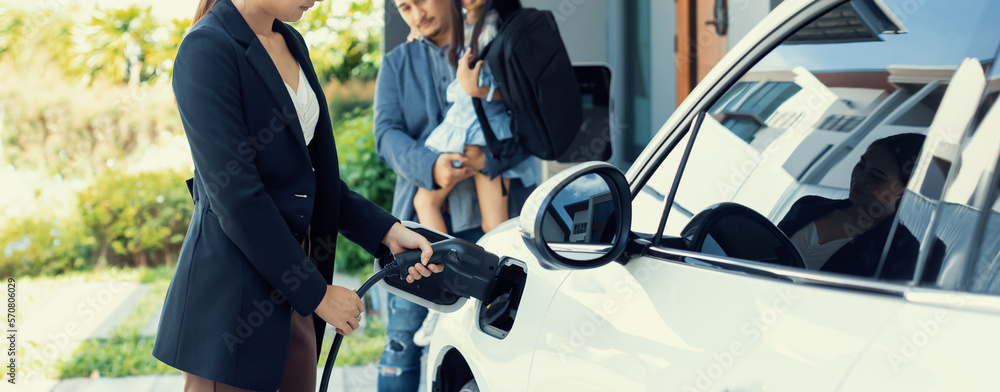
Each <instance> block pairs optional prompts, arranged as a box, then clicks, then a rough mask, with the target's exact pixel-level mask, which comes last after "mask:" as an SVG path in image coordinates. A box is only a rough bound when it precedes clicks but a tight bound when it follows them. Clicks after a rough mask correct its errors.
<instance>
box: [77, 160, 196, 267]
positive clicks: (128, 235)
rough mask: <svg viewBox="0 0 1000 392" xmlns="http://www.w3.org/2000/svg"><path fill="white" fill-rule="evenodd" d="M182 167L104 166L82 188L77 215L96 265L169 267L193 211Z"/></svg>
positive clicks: (175, 255) (186, 175)
mask: <svg viewBox="0 0 1000 392" xmlns="http://www.w3.org/2000/svg"><path fill="white" fill-rule="evenodd" d="M189 176H190V175H189V174H188V173H186V172H185V171H182V170H167V171H158V172H140V173H127V172H124V171H122V170H108V171H106V172H105V173H103V174H102V175H100V176H98V177H97V178H95V180H94V182H93V184H92V185H91V186H90V187H88V188H87V189H84V190H83V191H81V192H80V195H79V203H80V219H81V221H82V223H83V228H84V230H85V232H86V234H87V238H85V240H84V241H86V242H87V243H92V244H94V247H93V252H92V258H91V259H92V260H95V262H96V264H97V266H105V265H112V266H119V267H146V266H155V265H159V264H166V265H171V264H172V263H173V261H174V259H175V258H176V257H177V254H178V252H179V251H180V246H181V242H182V241H184V234H185V232H186V231H187V226H188V222H190V220H191V214H192V211H193V210H194V204H193V203H192V202H191V196H190V195H189V193H188V190H187V187H186V186H185V185H184V180H186V179H187V178H188V177H189Z"/></svg>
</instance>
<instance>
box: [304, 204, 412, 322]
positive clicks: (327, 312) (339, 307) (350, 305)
mask: <svg viewBox="0 0 1000 392" xmlns="http://www.w3.org/2000/svg"><path fill="white" fill-rule="evenodd" d="M397 224H398V223H397ZM364 311H365V303H364V302H362V301H361V297H358V293H357V292H356V291H354V290H350V289H347V288H344V287H340V286H331V285H327V286H326V295H325V296H323V300H322V301H320V303H319V306H318V307H316V310H315V313H316V315H317V316H319V317H320V318H322V319H323V321H326V322H327V323H328V324H330V325H332V326H334V327H336V328H337V333H338V334H341V335H344V336H347V335H350V334H351V332H354V330H355V329H358V324H359V323H361V313H363V312H364Z"/></svg>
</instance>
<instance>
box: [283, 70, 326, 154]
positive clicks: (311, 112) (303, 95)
mask: <svg viewBox="0 0 1000 392" xmlns="http://www.w3.org/2000/svg"><path fill="white" fill-rule="evenodd" d="M285 87H286V88H288V95H289V96H291V97H292V102H293V103H294V104H295V113H296V114H298V115H299V125H301V126H302V136H303V137H304V138H305V139H306V145H309V142H310V141H312V138H313V135H314V134H316V124H317V123H319V101H318V100H317V99H316V93H315V92H314V91H313V89H312V87H311V86H309V82H308V81H307V80H306V73H305V71H303V70H302V66H299V87H298V88H297V89H293V88H292V86H289V85H288V83H285Z"/></svg>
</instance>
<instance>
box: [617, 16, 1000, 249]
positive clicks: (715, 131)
mask: <svg viewBox="0 0 1000 392" xmlns="http://www.w3.org/2000/svg"><path fill="white" fill-rule="evenodd" d="M875 3H884V4H883V5H873V4H875ZM904 3H906V1H905V0H900V1H891V0H886V1H884V2H870V1H859V2H849V3H845V5H843V6H841V7H838V8H836V9H835V10H833V11H831V12H830V13H828V14H827V15H825V16H824V17H823V18H821V19H819V20H818V21H816V22H814V23H811V24H810V25H809V26H808V27H807V28H806V29H804V30H800V32H799V33H796V34H795V35H793V38H792V39H791V41H788V42H786V43H784V44H782V45H780V46H778V47H777V48H775V49H774V50H773V51H772V52H771V53H769V54H768V55H767V56H765V57H764V58H763V59H761V60H760V61H759V62H758V63H757V64H756V65H755V66H754V67H753V68H752V69H750V70H749V71H747V72H746V73H745V74H743V75H742V77H741V78H740V79H739V80H738V81H737V82H736V83H735V84H733V86H732V87H731V88H730V89H729V90H728V91H726V92H725V93H723V94H722V95H721V96H719V97H718V98H717V99H716V101H715V103H714V104H713V105H712V107H711V108H710V109H709V111H708V112H709V113H708V114H709V115H708V116H707V117H706V118H705V121H704V124H703V126H702V128H701V129H700V130H699V135H698V140H696V141H695V143H694V147H693V150H692V152H691V156H690V158H689V161H688V163H687V168H686V172H685V173H684V176H683V178H682V180H681V184H680V188H679V190H678V192H677V195H676V200H675V203H674V205H673V206H671V207H670V208H671V211H670V214H669V216H670V218H669V219H668V220H667V222H666V229H665V231H664V234H665V235H668V236H679V234H680V232H681V231H682V230H683V228H684V227H685V225H686V224H687V223H688V221H689V220H690V218H691V217H692V216H693V215H694V214H697V213H698V212H700V211H702V210H704V209H706V208H707V207H709V206H712V205H714V204H717V203H720V202H736V203H739V204H742V205H745V206H748V207H750V208H752V209H754V210H756V211H758V212H760V213H761V214H763V215H764V216H766V217H768V218H769V219H771V220H772V221H773V222H778V221H779V220H780V219H781V218H782V217H784V216H785V215H786V213H787V212H788V210H789V208H790V207H791V206H792V204H793V203H794V202H795V201H797V200H799V199H801V198H802V197H804V196H809V195H815V196H821V197H824V198H827V199H831V200H842V199H847V198H848V194H849V189H850V178H851V172H852V170H853V169H854V167H855V165H856V164H857V163H858V161H859V160H860V158H861V156H862V154H864V153H865V152H866V147H867V146H869V145H870V144H871V143H872V142H874V141H875V140H878V139H881V138H884V137H886V136H890V135H895V134H901V133H918V134H927V133H928V131H929V129H930V128H931V125H932V124H933V123H934V121H935V120H937V119H938V117H940V116H942V113H941V112H940V111H939V108H940V107H941V106H942V105H943V102H942V101H943V99H944V97H945V92H946V91H947V90H948V87H949V85H950V83H951V81H952V79H953V77H954V76H955V72H956V70H957V69H958V67H959V65H960V64H962V62H963V60H964V59H966V58H970V59H973V61H975V62H976V64H977V65H978V66H979V67H981V68H982V69H987V70H988V68H989V67H990V65H991V64H992V58H993V57H994V54H995V52H996V50H997V47H998V43H1000V32H997V31H996V29H993V28H989V27H988V26H993V24H994V23H995V21H996V20H998V19H1000V2H992V1H988V0H975V1H969V2H963V3H962V6H961V7H959V6H955V5H954V4H952V3H948V2H925V3H921V4H920V7H919V9H917V10H916V11H913V10H912V9H911V7H910V6H909V5H907V4H904ZM844 7H853V8H852V12H853V15H855V18H859V17H858V15H865V16H864V17H860V19H859V20H846V19H844V18H847V19H850V18H849V15H851V14H852V12H845V9H844ZM911 11H913V12H911ZM845 15H846V16H845ZM837 18H841V20H839V22H838V20H837ZM872 20H877V21H878V23H870V22H871V21H872ZM820 22H823V23H820ZM828 22H829V23H828ZM833 22H837V23H840V24H837V23H833ZM845 23H846V24H849V25H851V26H852V27H851V29H847V30H851V31H847V30H845V29H842V28H840V27H843V26H844V24H845ZM821 26H832V27H828V31H827V32H826V33H823V29H822V27H821ZM938 121H941V120H938ZM963 130H964V128H963ZM685 143H686V140H682V141H681V142H680V143H678V146H679V147H677V148H675V149H674V151H672V152H671V153H670V155H668V156H667V157H666V159H665V160H664V161H663V163H662V164H661V166H660V167H659V168H658V169H657V170H656V171H655V172H654V174H653V175H652V176H651V177H650V179H649V181H648V182H647V184H646V187H645V188H644V191H643V192H640V193H639V195H637V196H636V199H635V200H634V204H644V205H642V206H634V207H633V211H635V212H636V213H639V212H640V211H648V209H649V208H650V207H652V206H657V207H660V206H662V203H663V195H666V194H667V193H668V191H669V187H670V185H671V183H672V180H673V177H674V175H675V174H676V173H675V172H676V169H677V167H678V162H679V160H680V156H681V154H682V152H683V151H681V150H682V149H683V146H685ZM929 175H933V173H931V174H929ZM945 175H947V170H945V171H943V172H942V173H941V175H940V177H939V178H937V180H938V182H939V183H942V184H943V182H944V176H945ZM927 196H929V197H940V195H933V194H929V193H928V194H927ZM643 215H644V216H634V219H633V222H634V224H633V229H634V230H635V231H637V232H641V233H653V232H655V227H656V222H651V221H652V220H654V219H655V217H651V216H650V215H653V214H643ZM650 229H652V230H650ZM913 233H914V234H917V233H918V231H913Z"/></svg>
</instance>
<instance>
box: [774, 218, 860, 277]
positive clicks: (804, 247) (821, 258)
mask: <svg viewBox="0 0 1000 392" xmlns="http://www.w3.org/2000/svg"><path fill="white" fill-rule="evenodd" d="M789 239H790V240H792V244H793V245H795V248H797V249H798V250H799V254H801V255H802V260H804V261H805V262H806V269H810V270H819V269H820V268H823V264H826V261H827V260H829V259H830V256H833V254H834V253H837V251H838V250H840V247H842V246H844V244H847V243H848V242H851V239H850V238H840V239H836V240H833V241H830V242H827V243H825V244H820V243H819V235H818V234H817V233H816V222H809V224H808V225H806V226H805V227H803V228H802V229H799V231H797V232H795V234H794V235H792V237H791V238H789Z"/></svg>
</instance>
